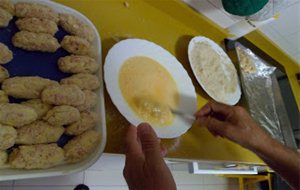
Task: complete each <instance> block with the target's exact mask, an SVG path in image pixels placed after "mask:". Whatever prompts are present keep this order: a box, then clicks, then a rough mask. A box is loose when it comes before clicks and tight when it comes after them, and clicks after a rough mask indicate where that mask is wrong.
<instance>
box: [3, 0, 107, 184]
mask: <svg viewBox="0 0 300 190" xmlns="http://www.w3.org/2000/svg"><path fill="white" fill-rule="evenodd" d="M13 2H14V3H16V2H35V3H39V4H44V5H47V6H49V7H52V8H53V9H54V10H55V11H56V12H59V13H69V14H72V15H75V16H76V17H78V18H80V19H81V20H82V21H84V22H85V23H86V24H88V25H89V26H90V27H91V28H92V29H93V31H94V33H95V34H96V39H95V40H94V42H93V45H94V46H95V47H96V48H97V50H99V51H97V52H98V53H99V54H98V59H97V62H98V63H99V64H100V70H99V79H100V81H101V83H103V78H102V74H101V73H102V62H101V38H100V36H99V33H98V31H97V29H96V27H95V26H94V25H93V24H92V22H91V21H90V20H88V19H87V18H86V17H85V16H84V15H82V14H81V13H79V12H77V11H75V10H74V9H71V8H69V7H66V6H63V5H60V4H58V3H55V2H52V1H49V0H13ZM96 93H98V95H99V96H98V104H97V107H96V111H97V112H98V113H99V117H100V122H99V123H98V124H97V126H96V130H98V131H100V132H101V143H100V144H99V145H98V146H97V148H96V150H95V151H94V152H93V153H92V154H91V155H90V156H89V157H88V158H87V159H85V160H83V161H82V162H79V163H76V164H68V165H61V166H57V167H54V168H50V169H43V170H17V169H0V181H4V180H15V179H26V178H39V177H49V176H59V175H67V174H71V173H75V172H80V171H82V170H85V169H87V168H89V167H90V166H91V165H92V164H94V163H95V162H96V161H97V160H98V158H99V157H100V156H101V154H102V153H103V151H104V148H105V144H106V122H105V107H104V93H103V84H102V85H101V87H100V89H99V90H98V91H97V92H96Z"/></svg>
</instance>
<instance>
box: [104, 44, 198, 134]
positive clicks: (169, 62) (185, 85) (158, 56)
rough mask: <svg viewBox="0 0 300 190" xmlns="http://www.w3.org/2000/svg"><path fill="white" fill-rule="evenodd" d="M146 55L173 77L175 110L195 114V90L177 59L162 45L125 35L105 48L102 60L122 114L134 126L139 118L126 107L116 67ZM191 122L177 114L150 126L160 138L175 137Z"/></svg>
mask: <svg viewBox="0 0 300 190" xmlns="http://www.w3.org/2000/svg"><path fill="white" fill-rule="evenodd" d="M134 56H146V57H149V58H151V59H153V60H155V61H157V62H158V63H160V64H161V65H162V66H163V67H164V68H165V69H166V70H167V71H168V72H169V73H170V75H171V76H172V77H173V79H174V80H175V82H176V85H177V88H178V91H179V96H180V100H179V108H178V110H180V111H182V112H185V113H188V114H194V113H195V112H196V111H197V101H196V92H195V88H194V86H193V83H192V81H191V79H190V77H189V76H188V74H187V72H186V71H185V70H184V68H183V66H182V65H181V64H180V63H179V62H178V61H177V59H176V58H175V57H174V56H173V55H172V54H170V53H169V52H168V51H166V50H165V49H163V48H162V47H160V46H158V45H156V44H154V43H152V42H149V41H147V40H141V39H127V40H123V41H121V42H119V43H117V44H115V45H114V46H113V47H112V48H111V49H110V50H109V52H108V55H107V57H106V59H105V64H104V81H105V84H106V88H107V90H108V93H109V95H110V97H111V99H112V101H113V103H114V104H115V105H116V106H117V108H118V110H119V111H120V112H121V114H122V115H123V116H125V118H126V119H127V120H128V121H129V122H130V123H132V124H133V125H135V126H137V125H138V124H140V123H141V122H143V121H142V120H141V118H139V117H138V116H137V115H136V114H135V113H134V111H133V110H132V109H131V108H130V107H129V105H128V104H127V101H126V100H125V99H124V97H123V96H122V93H121V90H120V88H119V80H118V79H119V71H120V69H121V66H122V64H123V63H124V61H126V60H127V59H128V58H130V57H134ZM191 125H192V121H191V120H188V119H186V118H183V117H179V116H176V117H175V119H174V122H173V123H172V124H171V125H169V126H164V127H161V126H156V125H153V126H152V127H153V128H154V130H155V131H156V133H157V135H158V136H159V137H160V138H174V137H178V136H180V135H182V134H183V133H185V132H186V131H187V130H188V129H189V128H190V127H191Z"/></svg>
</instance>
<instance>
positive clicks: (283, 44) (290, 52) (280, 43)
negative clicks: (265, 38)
mask: <svg viewBox="0 0 300 190" xmlns="http://www.w3.org/2000/svg"><path fill="white" fill-rule="evenodd" d="M273 41H274V42H275V43H276V44H277V45H278V47H279V48H280V49H282V50H283V51H284V52H286V53H287V54H288V55H290V56H292V55H295V54H296V53H297V52H298V51H297V49H295V48H293V46H292V45H291V44H289V43H288V42H287V40H285V39H284V38H280V39H275V40H273Z"/></svg>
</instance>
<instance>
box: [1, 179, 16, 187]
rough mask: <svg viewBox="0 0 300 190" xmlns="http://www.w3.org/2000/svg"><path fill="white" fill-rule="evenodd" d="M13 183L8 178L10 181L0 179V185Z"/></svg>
mask: <svg viewBox="0 0 300 190" xmlns="http://www.w3.org/2000/svg"><path fill="white" fill-rule="evenodd" d="M12 184H13V181H12V180H10V181H0V186H9V185H12Z"/></svg>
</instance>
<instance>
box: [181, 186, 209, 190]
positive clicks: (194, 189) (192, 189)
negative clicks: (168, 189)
mask: <svg viewBox="0 0 300 190" xmlns="http://www.w3.org/2000/svg"><path fill="white" fill-rule="evenodd" d="M177 190H204V186H203V185H178V186H177Z"/></svg>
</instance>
